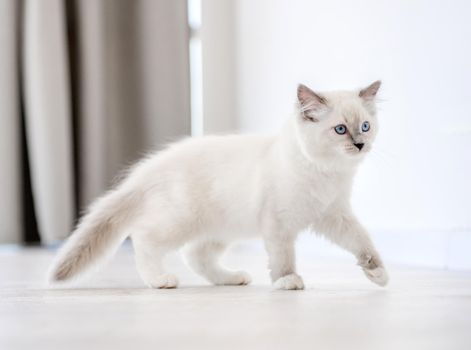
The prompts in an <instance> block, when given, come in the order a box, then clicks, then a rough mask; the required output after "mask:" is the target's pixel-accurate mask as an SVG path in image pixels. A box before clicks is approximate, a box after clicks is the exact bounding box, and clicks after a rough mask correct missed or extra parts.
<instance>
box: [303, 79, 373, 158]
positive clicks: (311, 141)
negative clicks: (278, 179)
mask: <svg viewBox="0 0 471 350" xmlns="http://www.w3.org/2000/svg"><path fill="white" fill-rule="evenodd" d="M380 86H381V82H380V81H375V82H374V83H372V84H371V85H369V86H368V87H366V88H364V89H358V90H354V91H335V92H325V93H317V92H314V91H312V90H311V89H309V88H308V87H307V86H305V85H299V86H298V107H299V113H298V115H297V120H296V129H297V137H298V139H299V141H300V146H301V147H302V151H303V153H305V156H306V157H308V158H311V159H314V158H331V159H337V160H340V161H341V160H347V161H351V162H355V161H358V160H361V159H362V158H363V156H364V155H365V154H366V153H368V151H370V150H371V147H372V144H373V141H374V139H375V137H376V133H377V131H378V122H377V119H376V94H377V92H378V90H379V87H380Z"/></svg>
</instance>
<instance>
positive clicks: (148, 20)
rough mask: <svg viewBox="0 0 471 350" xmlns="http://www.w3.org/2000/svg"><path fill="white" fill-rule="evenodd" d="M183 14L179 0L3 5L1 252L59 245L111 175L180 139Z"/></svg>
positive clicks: (3, 0)
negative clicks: (8, 245)
mask: <svg viewBox="0 0 471 350" xmlns="http://www.w3.org/2000/svg"><path fill="white" fill-rule="evenodd" d="M186 16H187V9H186V1H184V0H176V1H175V0H140V1H136V0H101V1H100V0H75V1H64V0H41V1H37V0H24V1H17V0H0V38H1V48H0V50H2V51H1V52H0V53H1V54H0V57H1V60H0V99H1V100H0V116H1V119H0V164H2V171H1V173H0V197H1V198H2V199H1V205H0V223H1V224H0V225H1V226H0V242H19V241H21V240H23V239H24V237H25V235H26V237H27V236H28V234H30V233H31V232H29V231H30V230H36V229H37V232H38V233H39V235H40V238H41V241H42V242H45V243H50V242H54V241H56V240H58V239H61V238H64V237H65V236H67V235H68V234H69V233H70V231H71V228H72V226H73V223H74V220H75V218H76V213H77V210H78V209H82V208H83V207H84V206H85V205H86V204H88V203H89V202H90V201H92V200H93V199H94V198H95V197H96V196H98V195H100V194H101V193H102V192H103V191H104V190H105V189H106V188H108V187H109V186H110V185H111V183H112V179H113V177H114V176H115V175H116V174H117V173H118V171H119V170H120V169H122V168H123V167H125V166H127V165H129V164H131V163H132V162H133V161H135V160H136V159H137V158H139V157H140V156H142V154H143V153H145V152H146V151H149V150H151V149H154V148H157V147H158V146H159V145H160V144H162V143H165V142H168V141H171V140H172V139H175V138H176V137H179V136H181V135H185V134H188V133H189V130H190V115H189V114H190V112H189V111H190V106H189V68H188V66H189V65H188V29H187V18H186ZM22 139H23V143H22V142H21V140H22Z"/></svg>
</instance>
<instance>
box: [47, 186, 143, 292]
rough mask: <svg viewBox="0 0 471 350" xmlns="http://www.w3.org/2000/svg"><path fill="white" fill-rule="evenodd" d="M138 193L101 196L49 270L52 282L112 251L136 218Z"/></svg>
mask: <svg viewBox="0 0 471 350" xmlns="http://www.w3.org/2000/svg"><path fill="white" fill-rule="evenodd" d="M141 199H142V197H141V196H139V194H138V193H136V192H134V193H125V192H124V191H123V190H122V189H121V190H114V191H112V192H110V193H108V194H107V195H105V196H104V197H102V198H99V199H98V200H97V201H96V202H95V203H94V204H93V205H92V206H91V207H90V210H89V212H88V213H87V214H86V215H85V216H84V217H83V218H82V219H81V221H80V223H79V224H78V226H77V228H76V229H75V231H74V232H73V233H72V235H71V236H70V238H69V239H68V240H67V242H66V243H65V244H64V246H63V247H62V248H61V249H60V251H59V253H58V254H57V257H56V259H55V261H54V263H53V264H52V266H51V269H50V271H49V281H50V282H53V283H54V282H63V281H66V280H69V279H71V278H73V277H76V276H77V275H79V274H81V273H83V272H85V271H87V270H88V269H89V268H90V267H92V266H94V265H96V264H98V263H99V262H102V261H103V260H104V259H105V258H106V257H109V256H111V255H113V254H114V253H115V252H116V251H117V250H118V248H119V246H120V245H121V243H122V242H123V241H124V240H125V239H126V237H127V236H128V234H129V232H128V230H127V229H126V228H128V227H129V224H130V223H131V222H132V221H133V220H135V219H136V216H137V211H138V209H137V208H138V204H139V201H140V200H141Z"/></svg>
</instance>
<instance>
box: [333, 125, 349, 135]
mask: <svg viewBox="0 0 471 350" xmlns="http://www.w3.org/2000/svg"><path fill="white" fill-rule="evenodd" d="M334 129H335V132H336V133H337V134H339V135H343V134H345V133H346V132H347V127H346V126H345V125H343V124H339V125H337V126H336V127H335V128H334Z"/></svg>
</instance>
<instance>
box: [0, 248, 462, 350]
mask: <svg viewBox="0 0 471 350" xmlns="http://www.w3.org/2000/svg"><path fill="white" fill-rule="evenodd" d="M52 254H53V252H52V251H46V250H40V249H27V250H25V249H23V250H13V251H12V250H11V249H10V250H5V249H1V250H0V288H1V291H0V349H2V350H10V349H36V350H40V349H48V350H49V349H135V350H137V349H172V350H173V349H270V350H272V349H294V348H302V349H362V350H367V349H375V350H378V349H380V350H384V349H401V350H402V349H413V350H419V349H427V350H431V349H447V350H455V349H471V274H469V273H457V272H444V271H431V270H417V269H406V268H392V269H390V274H391V284H390V285H389V286H388V287H387V288H386V289H381V288H379V287H376V286H374V285H372V284H371V283H370V282H369V281H367V280H366V278H364V276H363V275H362V273H361V271H359V269H358V268H357V267H356V266H355V265H354V263H353V260H352V261H350V260H348V261H327V260H325V259H324V260H320V259H319V261H317V260H313V259H312V258H311V259H307V258H306V257H303V258H302V259H300V261H299V267H300V270H301V273H302V274H303V276H304V279H305V282H306V284H307V289H306V290H304V291H273V290H272V289H271V287H270V285H269V283H268V279H267V273H266V270H265V265H266V258H265V256H263V255H261V254H256V255H253V254H252V255H250V256H244V254H243V253H242V252H233V253H231V254H229V256H228V257H227V261H228V262H229V263H230V265H231V266H232V267H235V268H244V269H246V270H247V271H248V272H250V273H251V274H252V276H253V278H254V283H253V285H251V286H248V287H213V286H209V285H208V284H206V283H205V282H204V281H203V280H201V279H200V278H199V277H195V275H193V274H192V273H191V272H188V271H187V270H186V268H185V267H184V266H183V265H182V263H180V262H177V261H176V259H175V258H171V259H170V261H169V265H170V266H172V267H173V268H172V269H171V270H172V271H173V272H177V274H178V276H179V278H180V282H181V284H182V287H181V288H180V289H176V290H151V289H146V288H144V287H143V285H142V284H141V282H140V280H139V279H138V277H137V273H136V271H135V269H134V264H133V260H132V253H131V250H130V248H129V247H128V248H126V247H125V248H124V249H122V250H121V251H120V253H119V254H118V256H117V257H116V258H115V259H114V260H113V261H111V262H110V263H109V264H108V265H107V267H106V268H104V269H103V270H102V271H100V272H98V273H96V274H94V275H93V277H92V278H91V279H89V280H87V281H82V282H81V283H80V284H77V285H76V286H74V287H68V288H55V289H51V288H48V287H46V286H45V285H44V273H45V271H46V267H47V265H48V263H49V262H50V260H51V257H52ZM308 261H309V262H308Z"/></svg>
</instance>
